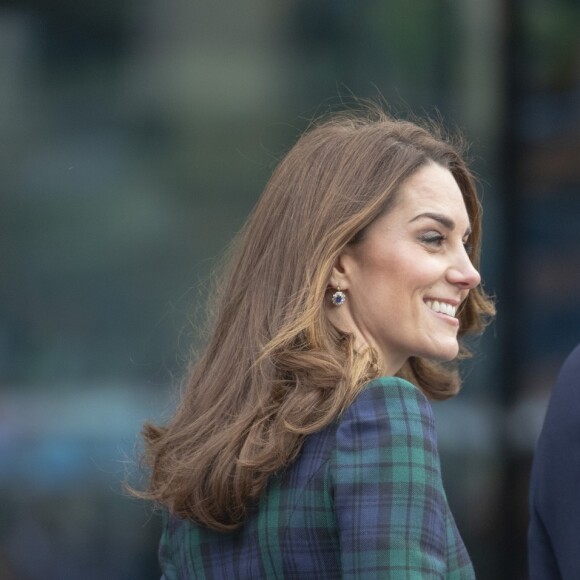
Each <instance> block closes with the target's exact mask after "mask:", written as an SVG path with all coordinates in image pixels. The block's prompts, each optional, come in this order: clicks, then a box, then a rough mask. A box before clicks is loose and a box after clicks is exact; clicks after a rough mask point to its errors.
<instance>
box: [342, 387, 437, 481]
mask: <svg viewBox="0 0 580 580" xmlns="http://www.w3.org/2000/svg"><path fill="white" fill-rule="evenodd" d="M335 437H336V439H335V446H336V456H335V458H336V460H337V463H338V465H339V466H340V465H343V466H344V465H345V464H350V463H353V462H354V463H355V464H357V465H360V464H368V465H375V466H378V465H381V466H389V469H395V470H396V469H399V468H408V466H409V465H410V464H413V465H422V466H423V468H425V469H427V470H428V471H429V472H430V473H431V474H432V475H433V476H434V477H437V476H438V474H439V472H440V468H439V457H438V451H437V437H436V432H435V421H434V418H433V411H432V409H431V405H430V403H429V401H428V400H427V398H426V397H425V395H424V394H423V393H422V392H421V391H420V390H419V389H418V388H417V387H415V386H414V385H412V384H411V383H409V382H407V381H405V380H403V379H400V378H398V377H382V378H380V379H376V380H373V381H371V382H370V383H369V384H368V385H367V386H366V387H365V389H364V390H363V391H362V392H361V393H360V395H359V396H358V397H357V398H356V399H355V401H354V402H353V403H352V405H351V406H350V407H349V408H348V409H347V411H346V412H345V413H344V415H343V417H342V419H341V421H340V423H339V425H338V427H337V429H336V435H335Z"/></svg>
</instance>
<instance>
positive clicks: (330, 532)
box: [159, 377, 475, 580]
mask: <svg viewBox="0 0 580 580" xmlns="http://www.w3.org/2000/svg"><path fill="white" fill-rule="evenodd" d="M159 556H160V563H161V567H162V571H163V577H162V579H165V580H174V579H193V578H207V579H222V578H223V579H227V580H234V579H250V578H251V579H256V578H275V579H296V580H307V579H312V580H315V579H316V580H323V579H332V580H336V579H339V578H345V579H355V578H359V579H360V578H362V579H374V578H391V579H423V580H424V579H427V578H429V579H431V578H433V579H434V578H438V579H441V578H446V579H457V580H459V579H462V580H463V579H472V578H475V574H474V572H473V568H472V565H471V562H470V560H469V557H468V555H467V552H466V550H465V546H464V544H463V542H462V540H461V537H460V536H459V532H458V531H457V527H456V525H455V522H454V520H453V516H452V515H451V512H450V511H449V506H448V504H447V499H446V497H445V492H444V490H443V486H442V482H441V472H440V465H439V456H438V453H437V443H436V436H435V426H434V421H433V414H432V410H431V407H430V405H429V402H428V401H427V399H426V398H425V396H424V395H423V394H422V393H421V392H420V391H419V389H417V388H416V387H415V386H413V385H412V384H410V383H408V382H406V381H404V380H402V379H400V378H396V377H384V378H381V379H377V380H374V381H372V382H370V383H369V384H368V385H367V387H366V388H365V389H364V390H363V391H362V393H361V394H360V395H359V396H358V397H357V399H356V400H355V401H354V402H353V404H352V405H351V406H350V407H349V408H348V409H347V411H346V412H345V413H344V414H343V416H342V417H341V418H340V419H339V420H337V421H336V422H335V423H333V424H332V425H330V426H328V427H326V428H325V429H323V430H322V431H320V432H318V433H315V434H313V435H310V436H309V437H308V438H307V439H306V442H305V444H304V446H303V449H302V451H301V453H300V456H299V457H298V459H297V460H296V461H295V462H294V463H293V464H292V465H291V466H290V467H289V468H288V469H287V470H286V471H285V472H284V473H283V474H281V475H280V476H278V477H273V478H272V479H271V481H270V483H269V486H268V489H267V492H266V493H265V494H264V496H263V498H262V499H261V501H260V503H259V505H258V506H257V508H256V509H255V511H253V512H252V513H251V514H250V516H249V517H248V519H247V521H246V523H245V524H244V526H243V527H242V528H241V529H240V530H239V531H237V532H235V533H229V534H222V533H217V532H214V531H211V530H208V529H205V528H201V527H199V526H197V525H196V524H195V523H193V522H191V521H186V520H179V519H177V518H174V517H170V516H168V515H167V514H165V515H164V530H163V534H162V537H161V543H160V550H159Z"/></svg>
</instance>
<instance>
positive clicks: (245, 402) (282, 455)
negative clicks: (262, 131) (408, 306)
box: [139, 107, 494, 531]
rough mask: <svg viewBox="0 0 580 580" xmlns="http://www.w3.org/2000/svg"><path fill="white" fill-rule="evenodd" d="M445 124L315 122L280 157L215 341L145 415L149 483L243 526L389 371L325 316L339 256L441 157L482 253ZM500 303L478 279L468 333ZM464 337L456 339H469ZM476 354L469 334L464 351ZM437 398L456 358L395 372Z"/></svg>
mask: <svg viewBox="0 0 580 580" xmlns="http://www.w3.org/2000/svg"><path fill="white" fill-rule="evenodd" d="M443 135H444V134H443V132H442V131H440V130H439V129H437V128H433V127H430V128H429V129H427V128H423V127H420V126H418V125H417V124H415V123H411V122H409V121H401V120H395V119H392V118H390V117H389V116H388V115H387V114H385V113H384V112H383V111H382V110H381V109H380V108H378V107H375V108H372V109H368V108H367V109H365V110H364V112H362V113H360V112H359V113H343V114H339V115H335V116H332V117H330V118H327V119H324V120H322V121H319V122H318V123H315V124H313V126H312V127H311V128H310V129H309V130H308V131H307V132H306V133H305V134H303V135H302V137H301V138H300V139H299V140H298V142H297V143H296V144H295V145H294V147H293V148H292V149H291V150H290V151H289V153H288V154H287V155H286V156H285V157H284V158H283V159H282V161H281V162H280V163H279V165H278V166H277V167H276V169H275V171H274V173H273V175H272V177H271V179H270V180H269V182H268V184H267V186H266V188H265V190H264V192H263V194H262V196H261V198H260V200H259V201H258V204H257V205H256V207H255V209H254V210H253V213H252V214H251V215H250V217H249V219H248V221H247V222H246V225H245V227H244V228H243V230H242V232H241V233H240V234H239V236H238V238H237V240H236V243H235V244H234V250H233V253H232V255H231V256H230V259H229V266H228V267H227V269H226V271H225V274H224V275H223V276H222V281H221V285H220V290H219V292H218V296H217V300H216V311H215V315H214V322H213V325H212V331H211V333H210V337H209V340H208V344H207V347H206V348H205V351H204V352H203V354H202V355H201V356H200V357H199V359H198V360H197V361H196V362H195V363H194V364H192V365H191V370H190V372H189V375H188V377H187V382H186V384H185V389H184V392H183V394H182V399H181V402H180V404H179V406H178V408H177V410H176V412H175V414H174V416H173V418H172V419H171V420H170V421H169V423H168V424H167V425H165V426H156V425H153V424H151V423H148V424H146V425H145V426H144V429H143V436H144V440H145V449H146V451H145V457H144V459H145V461H146V463H147V464H148V465H149V467H150V469H151V474H150V480H149V486H148V489H147V491H145V492H141V493H140V494H139V495H140V496H141V497H145V498H147V499H152V500H154V501H155V502H157V503H158V504H161V505H164V506H165V507H166V508H168V509H169V510H170V511H171V512H172V513H173V514H175V515H177V516H179V517H185V518H190V519H192V520H194V521H196V522H198V523H199V524H201V525H204V526H207V527H209V528H212V529H214V530H219V531H229V530H234V529H236V528H237V527H239V526H240V525H241V524H242V523H243V521H244V519H245V517H246V514H247V509H248V507H249V506H250V505H251V504H252V503H254V502H255V501H256V500H257V499H258V497H259V496H260V494H261V493H263V492H264V490H265V487H266V485H267V482H268V478H269V477H270V476H271V475H273V474H275V473H277V472H280V471H281V470H283V469H284V468H285V467H286V466H288V465H289V464H290V463H291V462H292V461H293V460H294V459H295V458H296V456H297V455H298V453H299V451H300V449H301V446H302V444H303V441H304V438H305V437H306V436H307V435H308V434H311V433H313V432H315V431H318V430H320V429H322V428H323V427H325V426H326V425H328V424H329V423H331V422H332V421H333V420H335V419H336V418H337V417H338V416H339V415H340V414H341V413H342V412H343V411H344V410H345V409H346V408H347V407H348V405H349V404H350V403H351V402H352V401H353V399H354V398H355V397H356V395H357V394H358V393H359V392H360V391H361V389H362V388H363V387H364V385H365V384H366V383H367V382H368V381H369V380H371V379H373V378H376V377H377V376H380V375H381V369H380V361H379V359H378V355H377V353H376V352H375V351H374V350H373V349H372V348H369V349H367V350H366V351H364V352H356V351H355V349H354V340H353V337H352V336H350V335H347V334H345V333H342V332H340V331H338V330H337V329H336V328H334V327H333V326H332V325H331V324H330V323H329V322H328V320H327V318H326V316H325V313H324V300H325V297H326V296H327V293H328V290H329V289H328V279H329V276H330V273H331V269H332V266H333V264H334V263H335V260H336V258H337V256H338V255H339V253H340V252H341V250H342V249H343V248H344V247H345V245H346V244H349V243H352V242H353V241H356V240H357V239H359V238H360V236H361V232H363V231H364V230H365V228H367V227H368V226H369V224H371V223H372V222H373V221H374V220H376V219H377V217H379V216H380V215H382V214H383V213H384V212H385V211H388V210H389V208H390V207H391V206H392V205H393V203H394V201H395V200H396V197H397V192H398V191H399V189H400V187H401V184H402V183H403V182H404V181H405V180H406V179H407V178H408V177H409V176H411V175H412V174H414V173H415V172H416V171H417V170H418V169H419V168H421V167H423V166H424V165H426V164H427V163H429V162H435V163H438V164H439V165H441V166H443V167H445V168H447V169H448V170H449V171H450V172H451V173H452V174H453V176H454V177H455V180H456V181H457V184H458V185H459V188H460V190H461V192H462V194H463V198H464V200H465V205H466V207H467V212H468V215H469V218H470V221H471V227H472V236H471V241H472V243H473V250H472V256H471V257H472V261H473V263H474V265H475V266H476V267H477V266H478V263H479V252H480V238H481V208H480V204H479V201H478V198H477V194H476V188H475V185H474V180H473V177H472V175H471V173H470V171H469V170H468V168H467V166H466V164H465V162H464V160H463V158H462V154H461V149H460V148H459V147H458V146H457V145H456V144H453V143H452V142H451V141H450V140H449V139H447V138H446V137H444V136H443ZM493 314H494V307H493V304H492V302H491V301H490V299H489V298H488V297H487V296H486V295H485V293H484V292H483V290H482V289H481V288H477V289H474V290H472V291H471V292H470V293H469V297H468V298H467V300H466V302H465V303H464V304H463V307H462V309H461V312H460V313H459V314H458V316H459V318H460V323H461V326H460V328H461V330H460V333H459V334H460V337H461V336H464V335H465V334H466V333H479V332H481V331H482V330H483V328H484V326H485V324H486V323H487V321H488V320H489V319H490V317H491V316H492V315H493ZM461 342H462V341H461V338H460V343H461ZM467 355H468V351H467V349H466V348H465V346H464V345H461V348H460V357H465V356H467ZM398 374H399V376H402V377H404V378H406V379H407V380H409V381H411V382H413V383H414V384H415V385H417V387H419V388H420V389H421V390H422V391H423V392H424V393H425V394H426V395H427V396H429V397H431V398H433V399H445V398H448V397H450V396H452V395H454V394H456V393H457V391H458V389H459V385H460V380H459V375H458V372H457V368H456V366H453V365H450V364H449V363H447V364H441V363H438V362H434V361H430V360H425V359H422V358H418V357H413V358H411V359H409V360H408V361H407V362H406V364H405V365H404V367H403V368H402V369H401V370H400V372H399V373H398Z"/></svg>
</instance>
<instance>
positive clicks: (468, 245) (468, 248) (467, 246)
mask: <svg viewBox="0 0 580 580" xmlns="http://www.w3.org/2000/svg"><path fill="white" fill-rule="evenodd" d="M463 247H464V248H465V253H466V254H467V255H468V256H471V253H472V252H473V244H472V243H471V240H470V239H469V238H467V239H466V240H463Z"/></svg>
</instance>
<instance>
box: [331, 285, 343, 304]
mask: <svg viewBox="0 0 580 580" xmlns="http://www.w3.org/2000/svg"><path fill="white" fill-rule="evenodd" d="M331 300H332V303H333V304H334V305H335V306H342V305H343V304H344V303H345V302H346V294H345V293H344V292H343V291H342V290H341V289H340V286H337V287H336V292H334V293H333V295H332V298H331Z"/></svg>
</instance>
